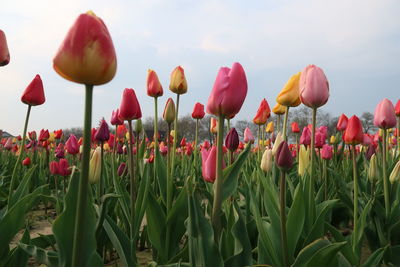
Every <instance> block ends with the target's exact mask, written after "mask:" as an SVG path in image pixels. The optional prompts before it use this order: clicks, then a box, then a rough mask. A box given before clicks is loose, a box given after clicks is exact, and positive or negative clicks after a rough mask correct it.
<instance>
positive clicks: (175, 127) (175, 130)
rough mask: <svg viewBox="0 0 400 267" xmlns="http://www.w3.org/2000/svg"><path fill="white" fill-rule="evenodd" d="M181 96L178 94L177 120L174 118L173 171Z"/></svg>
mask: <svg viewBox="0 0 400 267" xmlns="http://www.w3.org/2000/svg"><path fill="white" fill-rule="evenodd" d="M179 97H180V94H177V95H176V109H175V111H176V113H175V120H174V142H173V144H172V164H171V172H173V171H174V167H175V156H176V155H175V154H176V153H175V151H176V142H177V139H178V112H179Z"/></svg>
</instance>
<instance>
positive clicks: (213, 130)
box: [210, 117, 218, 134]
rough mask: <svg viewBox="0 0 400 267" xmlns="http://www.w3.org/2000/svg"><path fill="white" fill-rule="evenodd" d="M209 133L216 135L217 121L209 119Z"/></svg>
mask: <svg viewBox="0 0 400 267" xmlns="http://www.w3.org/2000/svg"><path fill="white" fill-rule="evenodd" d="M210 132H211V133H213V134H216V133H217V132H218V121H217V119H216V118H214V117H211V118H210Z"/></svg>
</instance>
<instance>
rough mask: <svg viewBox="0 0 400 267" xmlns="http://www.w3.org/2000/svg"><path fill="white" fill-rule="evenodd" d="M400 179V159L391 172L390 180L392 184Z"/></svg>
mask: <svg viewBox="0 0 400 267" xmlns="http://www.w3.org/2000/svg"><path fill="white" fill-rule="evenodd" d="M399 179H400V160H399V161H398V162H397V163H396V165H395V166H394V168H393V170H392V172H391V173H390V176H389V181H390V183H391V184H394V182H396V181H398V180H399Z"/></svg>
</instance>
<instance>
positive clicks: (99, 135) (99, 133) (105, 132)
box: [94, 118, 110, 142]
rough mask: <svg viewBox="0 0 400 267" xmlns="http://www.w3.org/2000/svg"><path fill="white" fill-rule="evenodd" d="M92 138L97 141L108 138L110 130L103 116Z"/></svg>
mask: <svg viewBox="0 0 400 267" xmlns="http://www.w3.org/2000/svg"><path fill="white" fill-rule="evenodd" d="M94 138H95V139H96V140H97V141H99V142H104V141H107V140H108V139H110V130H109V128H108V124H107V122H106V120H105V119H104V118H103V119H102V120H101V121H100V126H99V127H98V128H97V129H96V134H95V135H94Z"/></svg>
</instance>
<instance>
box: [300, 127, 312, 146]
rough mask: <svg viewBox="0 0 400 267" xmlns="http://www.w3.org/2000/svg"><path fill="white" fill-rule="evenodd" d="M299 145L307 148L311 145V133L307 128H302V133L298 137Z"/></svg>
mask: <svg viewBox="0 0 400 267" xmlns="http://www.w3.org/2000/svg"><path fill="white" fill-rule="evenodd" d="M300 144H301V145H305V146H309V145H310V144H311V131H310V129H309V128H308V127H304V128H303V132H302V133H301V136H300Z"/></svg>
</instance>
